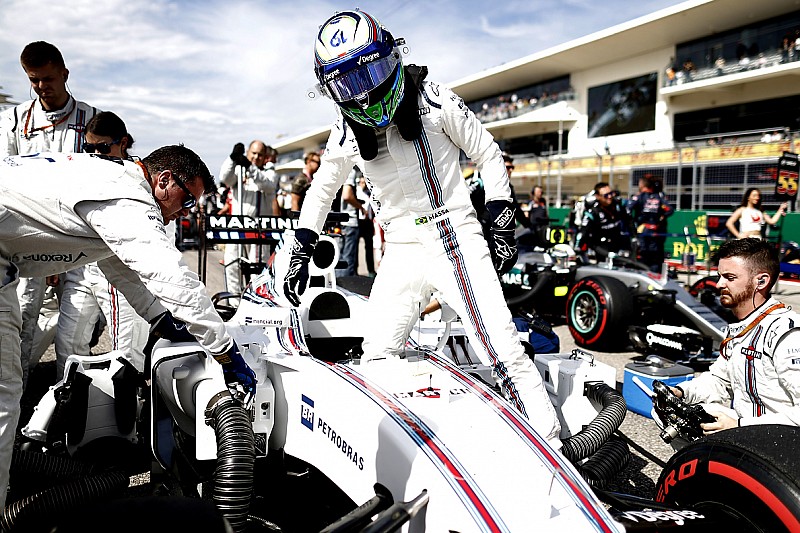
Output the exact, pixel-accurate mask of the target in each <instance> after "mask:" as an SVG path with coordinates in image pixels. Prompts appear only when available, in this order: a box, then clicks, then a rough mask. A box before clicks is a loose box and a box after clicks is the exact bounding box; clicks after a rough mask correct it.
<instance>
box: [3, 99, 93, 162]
mask: <svg viewBox="0 0 800 533" xmlns="http://www.w3.org/2000/svg"><path fill="white" fill-rule="evenodd" d="M97 112H98V109H96V108H94V107H92V106H90V105H88V104H85V103H84V102H80V101H78V100H75V99H74V98H73V97H71V96H70V98H69V101H68V102H67V105H65V106H64V108H63V109H60V110H56V111H45V110H44V108H42V104H41V102H40V101H39V99H36V100H29V101H27V102H23V103H21V104H19V105H18V106H16V107H12V108H11V109H6V110H5V111H3V113H2V114H0V156H2V155H28V154H36V153H39V152H82V151H83V134H84V131H85V129H86V124H87V123H88V122H89V121H90V120H91V119H92V117H93V116H94V115H95V114H96V113H97ZM67 114H69V116H68V117H67V118H64V117H65V115H67ZM62 119H64V120H63V121H62ZM53 124H56V125H55V126H54V127H53V126H52V125H53Z"/></svg>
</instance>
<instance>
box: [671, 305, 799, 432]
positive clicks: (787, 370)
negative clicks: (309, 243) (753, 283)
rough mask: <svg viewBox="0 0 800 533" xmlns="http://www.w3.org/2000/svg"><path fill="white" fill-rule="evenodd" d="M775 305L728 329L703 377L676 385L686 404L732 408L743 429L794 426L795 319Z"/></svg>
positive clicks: (786, 309) (796, 410)
mask: <svg viewBox="0 0 800 533" xmlns="http://www.w3.org/2000/svg"><path fill="white" fill-rule="evenodd" d="M779 305H780V302H778V301H777V300H775V299H774V298H772V299H770V300H768V301H767V302H765V303H764V304H763V305H762V306H761V307H759V308H758V309H756V310H755V311H754V312H753V313H751V314H750V316H748V317H747V318H746V319H744V320H742V321H741V322H737V323H735V324H730V325H729V326H728V333H727V339H730V340H726V341H724V343H723V346H722V347H721V355H720V356H719V357H718V358H717V360H716V361H714V363H713V364H712V365H711V368H710V369H709V370H708V372H703V373H702V374H700V375H699V376H698V377H696V378H694V379H692V380H690V381H687V382H685V383H681V384H680V388H681V389H683V392H684V398H686V401H688V402H690V403H719V404H721V405H725V406H727V405H731V404H732V406H733V409H734V410H735V411H736V413H737V414H738V416H739V417H740V418H741V421H740V424H741V425H743V426H745V425H753V424H787V425H794V426H800V315H798V314H797V313H795V312H794V311H792V310H791V309H790V308H789V307H778V308H774V309H772V308H773V307H775V306H779ZM770 309H772V310H771V311H770Z"/></svg>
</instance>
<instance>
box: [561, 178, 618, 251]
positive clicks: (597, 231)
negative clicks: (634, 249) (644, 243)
mask: <svg viewBox="0 0 800 533" xmlns="http://www.w3.org/2000/svg"><path fill="white" fill-rule="evenodd" d="M594 196H595V200H596V201H595V203H594V204H593V205H592V206H591V207H589V208H587V209H586V210H585V211H584V212H583V219H582V220H581V225H580V227H579V228H578V234H577V237H576V239H575V245H576V247H577V251H578V253H579V254H580V255H581V258H582V259H583V260H584V262H587V261H588V260H587V252H588V251H589V250H594V252H595V257H596V258H597V260H598V261H601V260H604V259H605V258H606V257H608V254H609V253H611V252H614V253H619V252H621V251H623V252H624V251H630V249H631V239H630V231H629V230H630V219H629V218H628V214H627V212H626V211H625V209H624V208H623V207H622V205H621V204H620V203H619V202H618V201H617V200H616V194H615V193H614V192H613V191H612V190H611V186H609V184H608V183H605V182H602V181H601V182H599V183H597V184H596V185H595V186H594Z"/></svg>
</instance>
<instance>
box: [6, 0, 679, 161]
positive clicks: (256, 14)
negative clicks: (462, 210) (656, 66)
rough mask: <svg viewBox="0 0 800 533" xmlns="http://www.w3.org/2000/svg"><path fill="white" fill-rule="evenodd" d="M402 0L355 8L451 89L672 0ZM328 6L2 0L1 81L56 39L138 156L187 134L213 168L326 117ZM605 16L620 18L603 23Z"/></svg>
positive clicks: (19, 93)
mask: <svg viewBox="0 0 800 533" xmlns="http://www.w3.org/2000/svg"><path fill="white" fill-rule="evenodd" d="M610 2H611V3H610V4H609V3H608V2H607V3H605V4H603V3H598V2H588V1H586V0H543V1H540V2H524V1H521V0H509V1H508V2H503V3H499V4H498V3H496V2H491V3H490V2H484V1H478V0H466V1H458V2H457V1H455V0H442V1H441V2H422V1H420V0H405V1H395V2H393V3H386V2H385V1H379V0H361V1H360V2H358V4H359V5H360V6H361V7H362V8H363V9H364V10H365V11H367V12H369V13H371V14H373V15H375V16H377V17H378V18H379V19H380V20H381V21H382V22H383V23H384V24H385V25H386V26H387V27H389V29H390V30H392V31H393V32H395V35H396V36H398V37H400V36H402V37H405V38H406V39H407V41H408V43H409V46H410V49H411V54H410V55H409V57H408V58H407V61H408V62H414V63H418V64H424V65H427V66H428V67H429V69H430V78H431V79H433V80H436V81H439V82H443V83H448V82H451V81H454V80H457V79H461V78H463V77H465V76H468V75H470V74H474V73H477V72H480V71H482V70H485V69H487V68H490V67H493V66H497V65H500V64H502V63H505V62H508V61H512V60H515V59H518V58H520V57H523V56H526V55H529V54H532V53H535V52H538V51H541V50H543V49H545V48H547V47H549V46H553V45H556V44H559V43H562V42H565V41H567V40H570V39H572V38H577V37H580V36H582V35H585V34H587V33H590V32H591V31H595V30H598V29H602V28H605V27H607V26H609V25H610V24H613V23H616V22H621V21H623V20H627V19H630V18H632V17H634V16H638V15H641V14H645V13H647V12H650V11H653V10H655V9H658V8H660V7H664V6H665V5H669V4H674V3H676V2H674V1H670V0H643V1H640V2H636V3H629V2H628V1H627V0H625V1H623V0H610ZM337 9H341V6H340V5H339V4H337V3H336V2H333V1H332V0H310V1H304V2H303V3H302V5H300V4H298V3H297V2H291V1H288V0H275V1H272V2H260V1H257V0H234V1H232V2H228V1H224V0H196V1H194V2H190V1H188V0H142V1H138V2H130V0H104V1H102V2H98V1H97V0H72V1H70V2H62V3H53V2H49V1H45V0H4V1H3V9H2V10H1V11H0V25H2V27H3V28H5V29H6V31H3V32H0V80H2V82H0V83H2V85H3V87H4V91H5V92H8V93H11V95H12V96H13V97H14V98H15V99H17V100H20V101H21V100H26V99H27V98H28V94H29V86H28V83H27V80H26V78H25V75H24V73H23V72H22V70H21V68H20V66H19V52H20V51H21V50H22V48H23V47H24V46H25V44H27V43H29V42H31V41H35V40H46V41H49V42H52V43H53V44H55V45H56V46H58V47H59V48H60V49H61V51H62V53H63V55H64V58H65V61H66V63H67V66H68V67H69V69H70V72H71V74H70V83H69V87H70V89H71V90H72V91H73V92H74V94H75V95H76V97H77V98H79V99H81V100H84V101H86V102H88V103H90V104H92V105H95V106H97V107H99V108H101V109H106V110H111V111H115V112H117V113H118V114H119V115H120V116H121V117H122V118H123V120H125V122H126V123H127V125H128V127H129V129H130V131H131V133H132V134H133V135H134V137H135V138H136V139H137V143H136V146H135V148H136V150H135V153H138V154H141V155H144V154H146V153H149V151H151V150H152V149H154V148H156V147H158V146H161V145H163V144H172V143H175V142H184V143H185V144H186V145H187V146H189V147H191V148H193V149H195V150H196V151H198V153H200V155H201V156H202V157H203V158H204V159H205V160H206V161H207V163H208V164H209V166H210V167H211V168H212V171H213V170H214V168H215V167H217V166H218V165H219V164H220V163H221V162H222V160H223V158H224V157H225V156H226V155H227V154H228V153H229V152H230V147H231V146H232V145H233V144H234V143H236V142H239V141H241V142H245V143H247V142H249V141H250V140H252V139H262V140H264V141H266V142H267V143H272V142H275V141H276V139H279V138H285V137H287V136H288V137H292V136H296V135H300V134H302V133H304V132H306V131H309V130H312V129H317V128H319V127H322V126H324V125H326V124H329V123H330V122H331V120H333V118H334V110H333V106H332V104H331V103H330V101H327V100H325V99H318V101H309V100H308V99H307V98H306V96H305V95H306V89H308V88H309V87H311V86H312V85H313V84H314V83H316V80H315V79H314V76H313V70H312V58H313V56H312V53H313V51H312V50H313V48H312V44H313V37H314V35H315V34H316V32H317V30H318V27H319V25H320V24H321V23H322V22H323V21H324V20H325V19H326V18H327V17H328V16H330V15H332V14H333V13H334V12H335V11H336V10H337ZM609 17H614V18H615V20H611V21H609Z"/></svg>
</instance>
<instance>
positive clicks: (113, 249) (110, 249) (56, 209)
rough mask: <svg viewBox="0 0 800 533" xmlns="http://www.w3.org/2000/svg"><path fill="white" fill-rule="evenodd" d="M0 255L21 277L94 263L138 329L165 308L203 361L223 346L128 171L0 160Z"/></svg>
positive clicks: (224, 338) (88, 159) (73, 159)
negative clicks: (137, 319) (136, 318)
mask: <svg viewBox="0 0 800 533" xmlns="http://www.w3.org/2000/svg"><path fill="white" fill-rule="evenodd" d="M0 256H2V257H3V258H4V259H6V260H8V261H11V262H13V263H14V264H15V265H16V266H17V267H18V268H19V274H20V276H21V277H43V276H48V275H51V274H57V273H59V272H64V271H66V270H69V269H71V268H75V267H77V266H81V265H85V264H87V263H90V262H92V261H97V264H98V266H99V267H100V268H101V270H102V271H103V272H104V273H105V274H106V276H107V277H108V279H109V281H110V282H111V283H113V284H114V286H115V287H117V288H118V289H119V290H120V291H122V293H123V294H124V295H125V297H126V298H127V299H128V301H129V302H130V303H131V305H132V306H133V307H134V309H135V310H136V312H137V313H138V314H139V315H141V316H142V317H143V318H145V319H146V320H148V321H150V320H152V319H153V318H155V317H156V316H157V315H159V314H160V313H162V312H163V311H164V309H165V308H166V309H168V310H169V311H170V312H171V313H172V314H173V316H175V317H176V318H178V319H179V320H182V321H184V322H186V323H187V326H188V329H189V331H190V332H191V333H192V334H193V335H194V336H195V337H197V339H198V340H199V342H200V344H201V345H202V346H203V347H204V348H205V349H207V350H208V351H209V352H210V353H211V354H220V353H223V352H225V351H226V350H227V349H228V348H229V347H230V345H231V342H232V341H231V339H230V337H229V336H228V334H227V332H226V330H225V326H224V324H223V322H222V319H220V317H219V315H218V314H217V313H216V311H215V310H214V306H213V304H212V303H211V300H210V298H209V297H208V295H207V294H206V291H205V287H204V286H203V284H202V283H201V282H200V280H199V279H198V277H197V275H196V274H195V273H193V272H192V271H191V270H189V268H188V267H187V266H186V265H185V264H184V263H183V260H182V256H181V253H180V252H179V251H178V250H177V248H175V242H174V238H173V236H172V235H167V233H166V231H165V230H164V222H163V218H162V214H161V209H160V207H159V206H158V204H157V203H156V201H155V199H154V198H153V194H152V188H151V186H150V184H149V183H148V182H147V181H146V180H145V179H144V173H143V171H142V169H141V168H140V167H139V166H138V165H137V164H135V163H133V162H130V161H120V160H118V159H117V160H110V159H106V158H103V157H98V156H95V155H90V154H55V153H52V154H50V153H48V154H40V155H39V156H36V157H6V158H5V159H3V160H0ZM2 281H3V280H0V282H2ZM162 304H163V306H162Z"/></svg>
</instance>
